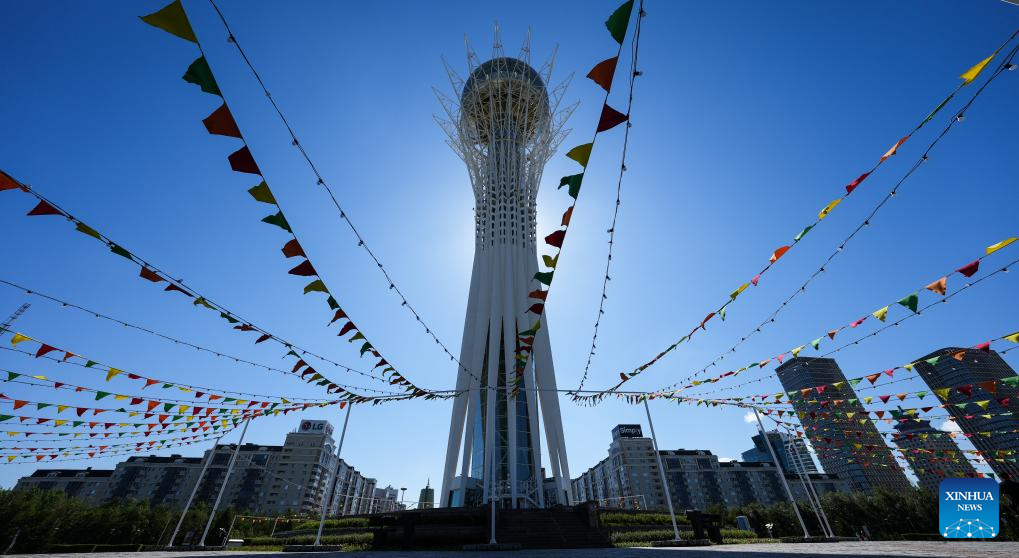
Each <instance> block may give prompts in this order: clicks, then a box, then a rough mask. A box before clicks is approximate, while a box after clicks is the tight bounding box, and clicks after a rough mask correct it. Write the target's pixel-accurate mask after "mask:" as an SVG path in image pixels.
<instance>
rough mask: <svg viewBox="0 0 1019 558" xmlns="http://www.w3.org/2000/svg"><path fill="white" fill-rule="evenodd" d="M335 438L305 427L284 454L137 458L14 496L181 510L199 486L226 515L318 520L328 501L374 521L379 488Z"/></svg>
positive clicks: (41, 474) (324, 428)
mask: <svg viewBox="0 0 1019 558" xmlns="http://www.w3.org/2000/svg"><path fill="white" fill-rule="evenodd" d="M332 430H333V429H332V425H331V424H329V423H328V421H313V420H304V421H301V423H300V425H299V426H298V428H297V429H296V430H294V431H293V432H290V433H289V434H287V437H286V440H285V441H284V443H283V445H282V446H266V445H259V444H243V445H241V446H240V448H238V447H237V445H236V444H218V445H216V447H215V448H213V449H210V450H207V451H206V452H205V454H204V455H203V456H202V457H183V456H180V455H170V456H134V457H130V458H128V459H127V460H126V461H123V462H121V463H119V464H117V467H116V469H114V470H112V471H98V470H92V469H52V470H47V469H40V470H38V471H36V472H35V473H33V474H32V475H31V476H28V477H24V478H22V479H21V480H19V481H18V484H17V486H16V487H15V488H17V489H29V488H42V489H53V490H62V491H63V492H65V493H67V494H69V495H72V496H76V497H80V498H82V499H84V500H86V501H87V502H89V503H92V504H100V503H103V502H106V501H111V500H138V501H147V502H149V503H150V504H152V505H154V506H155V505H165V506H169V507H172V508H177V509H181V508H183V507H184V505H185V503H186V502H187V499H188V496H189V495H190V494H191V492H192V491H193V490H194V488H195V486H196V484H197V486H198V491H197V492H196V493H195V502H196V503H197V502H204V503H206V504H207V505H210V506H211V505H212V504H213V502H214V501H215V500H216V496H217V495H218V494H219V492H220V488H221V487H223V483H224V482H226V489H225V490H224V491H223V498H222V501H221V503H220V507H221V508H226V507H232V508H233V509H235V510H238V511H248V512H254V513H262V514H267V515H275V514H280V515H282V514H287V513H292V512H296V513H313V512H319V511H320V510H321V509H322V506H323V501H325V502H326V503H327V504H328V506H329V508H328V509H329V513H330V515H355V514H367V513H372V512H373V511H375V510H376V507H377V505H375V504H373V502H375V501H376V494H375V490H376V484H377V482H376V480H375V479H371V478H366V477H365V476H364V475H362V474H361V473H360V472H359V471H358V470H357V469H355V468H354V467H353V466H351V465H350V464H349V463H347V462H346V461H344V460H342V459H341V460H339V462H337V458H336V453H335V443H334V441H333V438H332ZM235 452H236V455H237V458H236V460H235V462H234V467H233V470H232V471H231V473H230V476H229V479H227V469H228V468H229V466H230V461H231V459H233V456H234V453H235ZM203 468H204V469H205V473H204V475H203V474H202V470H203ZM337 473H338V476H337V477H336V482H335V483H334V482H333V477H334V475H337ZM199 477H201V478H199ZM330 489H332V492H331V493H330ZM392 491H393V492H394V493H395V489H392ZM386 497H392V494H391V493H388V492H387V494H386ZM323 499H325V500H323ZM392 499H394V500H395V497H392Z"/></svg>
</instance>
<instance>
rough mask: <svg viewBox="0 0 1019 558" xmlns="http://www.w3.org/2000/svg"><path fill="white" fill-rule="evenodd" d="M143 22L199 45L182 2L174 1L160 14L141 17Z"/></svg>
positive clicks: (160, 11) (155, 13)
mask: <svg viewBox="0 0 1019 558" xmlns="http://www.w3.org/2000/svg"><path fill="white" fill-rule="evenodd" d="M141 20H142V21H144V22H145V23H148V24H149V25H152V26H153V27H158V28H160V29H162V30H163V31H166V32H167V33H170V34H171V35H176V36H178V37H180V38H181V39H184V40H186V41H191V42H192V43H198V38H197V37H195V31H194V30H193V29H192V28H191V23H190V22H189V21H188V16H187V14H186V13H184V6H182V5H181V3H180V0H174V1H173V2H170V3H169V4H167V5H166V6H165V7H164V8H163V9H161V10H159V11H158V12H153V13H151V14H149V15H147V16H141Z"/></svg>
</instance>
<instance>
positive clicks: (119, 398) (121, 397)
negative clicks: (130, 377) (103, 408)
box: [113, 393, 127, 401]
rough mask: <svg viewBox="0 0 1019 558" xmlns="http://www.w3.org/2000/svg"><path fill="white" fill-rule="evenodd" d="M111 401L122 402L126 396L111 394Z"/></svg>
mask: <svg viewBox="0 0 1019 558" xmlns="http://www.w3.org/2000/svg"><path fill="white" fill-rule="evenodd" d="M113 399H114V400H115V401H123V400H125V399H127V396H126V395H118V394H116V393H115V394H113Z"/></svg>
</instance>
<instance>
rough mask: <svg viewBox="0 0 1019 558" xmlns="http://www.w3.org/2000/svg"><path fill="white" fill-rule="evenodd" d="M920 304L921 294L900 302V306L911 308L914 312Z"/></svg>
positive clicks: (910, 296)
mask: <svg viewBox="0 0 1019 558" xmlns="http://www.w3.org/2000/svg"><path fill="white" fill-rule="evenodd" d="M919 302H920V295H919V293H913V294H911V295H907V296H904V297H902V298H901V299H900V300H899V304H901V305H903V306H905V307H906V308H909V309H910V310H912V311H913V312H916V307H917V305H918V303H919Z"/></svg>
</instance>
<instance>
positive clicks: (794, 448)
mask: <svg viewBox="0 0 1019 558" xmlns="http://www.w3.org/2000/svg"><path fill="white" fill-rule="evenodd" d="M764 439H765V437H764V436H763V435H761V434H760V433H758V434H756V435H755V436H753V437H752V438H751V440H753V442H754V447H753V448H752V449H749V450H747V451H745V452H743V461H751V462H754V461H756V462H760V463H774V460H773V459H772V458H771V452H770V451H768V446H766V445H765V442H764ZM768 441H769V442H770V443H771V447H772V449H774V450H775V455H776V456H778V461H779V463H780V464H781V465H782V470H783V471H785V472H787V473H799V472H802V473H817V472H819V471H818V470H817V465H815V464H814V460H813V459H812V458H811V457H810V451H809V449H808V448H807V442H806V441H805V440H804V439H803V438H797V437H796V436H790V435H789V434H787V433H785V432H779V431H778V430H772V431H770V432H768Z"/></svg>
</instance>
